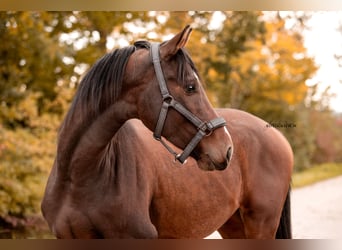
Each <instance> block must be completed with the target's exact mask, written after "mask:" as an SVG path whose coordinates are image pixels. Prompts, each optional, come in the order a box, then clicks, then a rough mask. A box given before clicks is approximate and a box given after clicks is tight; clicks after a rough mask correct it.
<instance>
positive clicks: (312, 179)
mask: <svg viewBox="0 0 342 250" xmlns="http://www.w3.org/2000/svg"><path fill="white" fill-rule="evenodd" d="M340 175H342V163H324V164H321V165H317V166H314V167H312V168H309V169H306V170H304V171H301V172H298V173H294V174H293V176H292V187H293V188H299V187H303V186H306V185H310V184H314V183H316V182H318V181H323V180H326V179H330V178H333V177H336V176H340Z"/></svg>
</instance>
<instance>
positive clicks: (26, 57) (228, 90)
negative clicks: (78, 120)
mask: <svg viewBox="0 0 342 250" xmlns="http://www.w3.org/2000/svg"><path fill="white" fill-rule="evenodd" d="M186 24H191V25H192V27H193V28H194V32H193V33H192V38H191V39H190V41H189V44H188V46H187V49H188V50H189V52H190V55H191V56H192V58H193V60H194V62H195V65H196V66H197V67H198V70H199V72H200V73H201V76H202V78H203V80H204V82H205V84H206V85H205V87H206V91H207V94H208V96H209V98H210V100H211V102H212V104H213V105H214V106H215V107H226V108H237V109H242V110H245V111H247V112H250V113H252V114H255V115H257V116H259V117H261V118H263V119H264V120H265V121H266V122H267V123H268V125H269V126H274V127H276V128H278V129H279V130H281V131H282V132H283V133H284V135H285V136H286V138H287V139H288V140H289V142H290V144H291V145H292V148H293V151H294V153H295V174H294V178H293V182H294V186H295V187H296V186H302V185H307V184H309V183H312V182H315V181H317V180H319V179H325V178H329V177H332V176H337V175H342V154H341V152H342V87H341V86H342V83H341V81H342V74H341V68H340V67H342V13H341V12H293V11H292V12H235V11H234V12H223V11H215V12H198V11H187V12H166V11H163V12H159V11H157V12H156V11H147V12H45V11H44V12H28V11H26V12H11V11H7V12H5V11H4V12H0V41H1V42H0V238H50V237H52V236H51V235H50V234H49V232H48V229H47V227H46V224H45V222H44V221H43V220H42V217H41V214H40V202H41V198H42V195H43V192H44V188H45V183H46V181H47V177H48V174H49V171H50V169H51V166H52V163H53V160H54V155H55V149H56V136H57V131H58V127H59V125H60V123H61V121H62V119H63V117H64V114H65V112H66V111H67V110H68V107H69V104H70V101H71V100H72V97H73V95H74V93H75V90H76V89H77V87H78V84H79V82H80V78H82V76H83V74H84V73H85V72H86V70H87V69H88V68H89V67H90V66H91V65H92V64H93V63H94V62H95V61H96V60H97V59H98V58H99V57H101V56H102V55H103V54H104V53H106V52H108V51H111V50H113V49H116V48H118V47H122V46H127V45H129V44H132V43H133V42H134V41H136V40H140V39H143V40H151V41H153V40H154V41H162V40H165V39H168V38H170V36H171V35H172V34H175V33H176V32H178V31H180V30H181V29H182V28H183V27H184V26H185V25H186ZM265 126H266V124H265Z"/></svg>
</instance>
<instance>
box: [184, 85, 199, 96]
mask: <svg viewBox="0 0 342 250" xmlns="http://www.w3.org/2000/svg"><path fill="white" fill-rule="evenodd" d="M185 91H186V93H189V94H191V93H194V92H196V86H195V85H193V84H187V85H186V86H185Z"/></svg>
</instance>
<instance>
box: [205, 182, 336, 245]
mask: <svg viewBox="0 0 342 250" xmlns="http://www.w3.org/2000/svg"><path fill="white" fill-rule="evenodd" d="M291 210H292V211H291V212H292V230H293V238H294V239H342V176H340V177H337V178H333V179H330V180H326V181H322V182H319V183H316V184H313V185H310V186H307V187H303V188H298V189H294V190H292V195H291ZM208 238H210V239H219V238H221V237H220V235H219V234H218V233H217V232H215V233H213V234H211V235H210V236H208Z"/></svg>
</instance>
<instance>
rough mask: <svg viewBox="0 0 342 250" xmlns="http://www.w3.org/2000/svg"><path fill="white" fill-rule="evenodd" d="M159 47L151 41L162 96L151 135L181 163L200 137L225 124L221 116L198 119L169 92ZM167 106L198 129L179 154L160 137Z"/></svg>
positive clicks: (153, 60)
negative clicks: (203, 119)
mask: <svg viewBox="0 0 342 250" xmlns="http://www.w3.org/2000/svg"><path fill="white" fill-rule="evenodd" d="M159 47H160V44H159V43H151V48H150V53H151V56H152V62H153V65H154V70H155V73H156V77H157V80H158V83H159V87H160V92H161V95H162V97H163V104H162V107H161V110H160V113H159V118H158V122H157V125H156V128H155V130H154V133H153V137H154V138H155V139H156V140H157V141H160V142H161V143H162V144H163V145H164V147H165V148H166V149H167V150H168V151H169V152H170V153H171V154H173V155H174V157H175V160H178V161H179V162H180V163H182V164H183V163H185V162H186V159H187V158H188V157H189V155H190V154H191V152H192V151H193V150H194V148H195V147H196V146H197V144H198V143H199V142H200V141H201V140H202V138H203V137H204V136H208V135H210V134H211V133H212V132H213V131H214V130H215V129H217V128H220V127H223V126H225V125H226V121H225V119H223V118H222V117H217V118H215V119H212V120H210V121H207V122H203V121H202V120H201V119H199V118H198V117H197V116H195V115H194V114H193V113H191V112H190V111H189V110H188V109H187V108H185V107H184V106H183V105H182V104H180V103H179V102H177V101H176V100H175V99H174V98H173V96H172V95H171V94H170V93H169V90H168V88H167V85H166V81H165V78H164V74H163V70H162V67H161V64H160V56H159ZM169 107H172V108H173V109H175V110H176V111H178V112H179V113H180V114H182V115H183V116H184V117H185V118H186V119H187V120H189V121H190V122H191V123H192V124H193V125H194V126H195V127H196V128H197V130H198V132H197V133H196V134H195V136H194V137H193V138H192V139H191V141H190V142H189V143H188V145H187V146H186V147H185V149H184V151H183V152H182V153H179V154H177V153H176V152H175V151H174V150H173V149H172V148H171V147H170V146H168V145H167V144H166V142H165V141H164V140H163V139H162V135H161V134H162V131H163V127H164V124H165V120H166V117H167V113H168V109H169Z"/></svg>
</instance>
